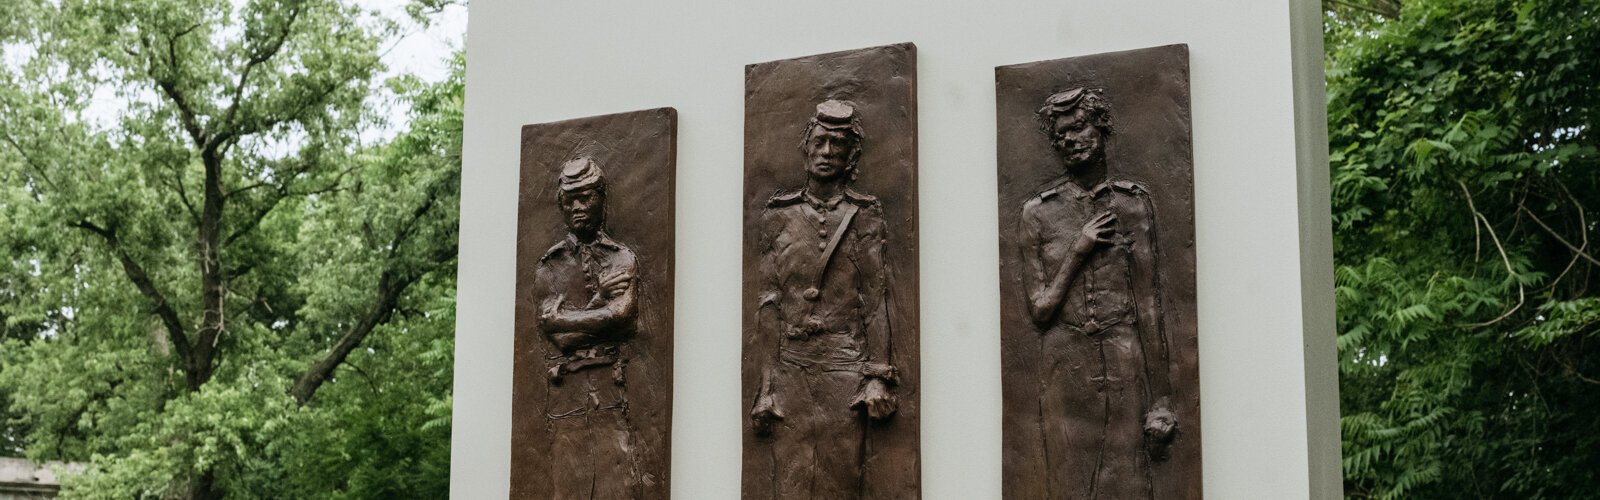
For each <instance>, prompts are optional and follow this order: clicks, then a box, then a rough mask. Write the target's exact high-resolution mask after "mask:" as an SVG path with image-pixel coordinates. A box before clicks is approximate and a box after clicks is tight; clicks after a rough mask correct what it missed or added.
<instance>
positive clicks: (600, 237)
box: [539, 229, 622, 260]
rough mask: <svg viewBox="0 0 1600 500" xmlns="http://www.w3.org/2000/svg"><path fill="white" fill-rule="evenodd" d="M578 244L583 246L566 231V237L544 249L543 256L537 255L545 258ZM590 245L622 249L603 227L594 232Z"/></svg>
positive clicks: (575, 246) (575, 237)
mask: <svg viewBox="0 0 1600 500" xmlns="http://www.w3.org/2000/svg"><path fill="white" fill-rule="evenodd" d="M580 246H583V242H580V241H578V237H577V236H574V235H573V234H572V233H570V232H569V233H567V237H566V238H562V240H561V241H560V242H558V243H556V244H555V246H552V247H550V249H549V250H546V251H545V252H544V256H543V257H539V260H544V259H547V258H549V257H550V256H552V255H555V254H557V253H560V252H564V251H567V250H571V249H574V248H578V247H580ZM590 246H592V247H599V248H604V249H607V250H620V249H622V245H621V244H619V243H617V241H616V240H613V239H611V235H608V234H606V232H605V230H603V229H602V230H601V231H600V232H598V233H595V235H594V241H593V242H592V243H590Z"/></svg>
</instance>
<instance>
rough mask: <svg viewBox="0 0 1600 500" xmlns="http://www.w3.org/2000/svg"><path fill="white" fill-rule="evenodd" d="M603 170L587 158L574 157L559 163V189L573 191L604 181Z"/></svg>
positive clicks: (597, 184)
mask: <svg viewBox="0 0 1600 500" xmlns="http://www.w3.org/2000/svg"><path fill="white" fill-rule="evenodd" d="M605 181H606V177H605V172H603V171H601V170H600V165H599V164H597V163H595V162H594V160H591V159H589V158H575V159H572V160H569V161H567V162H566V163H564V164H562V165H561V179H560V184H561V191H562V192H567V193H570V192H573V191H578V190H583V189H589V188H593V187H595V186H599V185H601V184H603V183H605Z"/></svg>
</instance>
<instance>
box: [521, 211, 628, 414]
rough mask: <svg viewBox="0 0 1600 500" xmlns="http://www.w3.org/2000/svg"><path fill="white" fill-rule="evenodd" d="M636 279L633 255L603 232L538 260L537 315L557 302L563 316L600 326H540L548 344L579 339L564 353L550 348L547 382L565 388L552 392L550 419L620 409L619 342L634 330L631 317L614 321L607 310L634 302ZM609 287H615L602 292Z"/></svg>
mask: <svg viewBox="0 0 1600 500" xmlns="http://www.w3.org/2000/svg"><path fill="white" fill-rule="evenodd" d="M637 276H638V274H637V270H636V258H635V256H634V254H633V251H632V250H630V249H628V247H626V246H623V245H622V244H621V243H617V242H616V241H615V240H613V239H611V237H610V236H608V235H606V234H605V233H604V232H601V233H599V234H598V235H596V237H595V239H594V241H592V242H590V243H588V244H584V243H580V242H579V241H578V240H577V238H575V237H573V236H572V235H570V234H569V235H567V237H566V238H565V239H563V240H561V241H560V242H557V243H556V244H555V245H554V246H551V247H550V249H549V250H548V251H546V252H545V253H544V256H542V257H540V258H539V267H538V269H537V270H536V271H534V280H533V300H534V304H535V311H539V310H542V309H543V305H544V304H545V303H546V301H549V300H553V299H554V298H555V297H558V296H559V297H561V299H562V306H561V308H560V309H561V310H562V311H565V312H573V311H582V312H583V313H584V314H586V315H588V316H589V317H590V318H591V319H594V320H596V321H595V322H596V323H598V325H599V326H600V327H599V328H595V329H594V330H593V331H559V330H557V331H552V329H551V328H550V327H549V326H548V325H540V329H541V330H542V331H543V333H544V335H545V337H546V338H550V339H554V338H556V337H562V336H565V337H569V338H570V337H576V338H578V339H579V340H578V341H576V342H575V343H574V344H573V345H571V346H569V347H568V348H567V349H566V350H565V351H564V352H557V351H558V349H555V348H554V344H553V343H552V349H551V352H552V353H553V354H552V355H550V356H547V361H548V362H549V363H550V366H549V369H550V371H549V375H550V378H551V382H552V383H553V385H557V386H564V387H560V388H558V389H553V392H552V397H551V400H550V405H551V407H550V413H549V415H550V416H551V417H552V418H560V417H563V416H571V415H581V414H583V413H585V412H586V411H588V410H604V409H611V408H620V407H621V406H622V404H623V391H622V389H621V382H622V379H621V377H622V372H621V368H622V363H623V362H624V361H625V357H626V352H625V351H626V350H625V349H624V347H625V345H624V342H623V341H625V340H627V339H628V338H630V337H631V336H632V335H633V334H634V330H635V325H634V321H633V316H631V315H622V316H619V315H616V314H615V313H614V312H613V310H612V308H610V307H608V306H614V305H616V304H613V301H616V300H623V299H624V297H625V296H626V297H627V298H628V299H629V300H636V299H633V298H632V297H635V296H637V294H634V293H628V292H631V291H632V289H633V287H635V286H637V284H636V277H637ZM619 280H620V281H619ZM609 282H617V283H619V284H616V285H613V286H610V287H604V286H602V285H604V284H606V283H609ZM565 379H575V380H565ZM568 393H570V394H568Z"/></svg>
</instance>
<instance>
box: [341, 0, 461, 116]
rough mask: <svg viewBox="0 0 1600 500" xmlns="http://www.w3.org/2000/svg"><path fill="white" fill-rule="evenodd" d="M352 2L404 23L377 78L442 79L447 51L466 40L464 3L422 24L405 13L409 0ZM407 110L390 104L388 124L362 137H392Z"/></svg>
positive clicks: (445, 67) (445, 68) (447, 64)
mask: <svg viewBox="0 0 1600 500" xmlns="http://www.w3.org/2000/svg"><path fill="white" fill-rule="evenodd" d="M354 3H355V4H357V5H360V6H362V7H365V8H368V9H372V10H375V11H377V12H378V13H379V14H381V15H383V16H384V17H387V18H390V19H395V20H399V21H400V22H401V23H402V26H404V33H405V36H404V37H403V38H401V39H400V40H399V41H398V42H396V43H395V46H394V48H393V49H390V50H389V52H388V53H387V54H384V56H383V62H384V65H385V66H387V67H388V69H387V70H385V71H384V73H383V74H382V75H380V76H379V77H378V79H377V81H379V82H381V81H383V80H385V79H388V78H389V77H393V76H399V75H403V74H407V73H410V74H412V75H416V76H417V77H418V78H421V79H422V80H424V81H430V82H434V81H439V80H443V79H444V77H445V76H446V75H448V74H449V72H450V65H449V57H450V54H451V53H452V52H454V51H455V50H456V49H457V48H460V47H461V46H462V45H463V44H464V43H465V40H466V33H467V8H466V6H464V5H452V6H450V7H447V8H446V9H445V10H444V11H443V12H440V13H439V14H436V15H434V16H433V22H432V24H430V25H429V26H427V27H422V26H418V25H417V24H416V23H413V22H411V18H410V16H407V15H406V10H405V7H406V4H407V3H409V0H355V2H354ZM407 111H408V109H407V108H406V107H404V106H390V107H389V113H388V118H389V120H388V123H389V124H390V125H389V126H388V127H384V128H381V129H380V130H377V131H375V134H363V136H365V137H364V138H377V137H391V136H393V134H396V133H398V132H399V130H398V128H399V127H398V126H399V125H403V124H405V123H406V113H407ZM373 135H376V136H377V137H372V136H373Z"/></svg>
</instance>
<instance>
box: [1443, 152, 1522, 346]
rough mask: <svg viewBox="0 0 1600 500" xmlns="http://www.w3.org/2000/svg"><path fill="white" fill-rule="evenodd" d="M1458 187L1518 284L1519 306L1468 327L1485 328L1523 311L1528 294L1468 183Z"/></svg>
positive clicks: (1507, 271)
mask: <svg viewBox="0 0 1600 500" xmlns="http://www.w3.org/2000/svg"><path fill="white" fill-rule="evenodd" d="M1456 185H1459V186H1461V192H1462V193H1463V194H1465V195H1466V196H1467V209H1468V210H1471V211H1472V216H1473V217H1476V218H1477V221H1475V222H1473V224H1477V223H1478V222H1482V223H1483V228H1484V229H1486V230H1488V231H1489V239H1490V241H1493V242H1494V247H1495V249H1497V250H1499V251H1500V262H1502V263H1504V264H1505V266H1506V274H1509V275H1510V276H1511V280H1512V281H1515V282H1516V283H1517V305H1515V306H1512V307H1511V309H1507V310H1506V312H1504V313H1501V314H1500V315H1499V316H1496V317H1495V318H1494V319H1491V320H1489V321H1485V322H1482V323H1470V324H1467V325H1466V326H1468V327H1472V328H1479V327H1485V326H1489V325H1493V324H1495V323H1499V322H1500V321H1501V320H1504V319H1506V318H1508V317H1510V316H1511V313H1514V312H1517V309H1521V308H1522V304H1523V303H1524V302H1526V301H1527V294H1526V292H1525V290H1523V287H1522V280H1519V279H1517V271H1516V270H1515V269H1512V267H1511V258H1510V257H1507V256H1506V248H1505V247H1504V246H1502V245H1501V244H1500V236H1498V235H1496V234H1495V232H1494V226H1491V225H1489V218H1487V217H1484V216H1483V213H1481V212H1479V211H1478V207H1477V205H1475V204H1473V202H1472V191H1471V190H1468V189H1467V183H1465V182H1461V181H1456Z"/></svg>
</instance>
